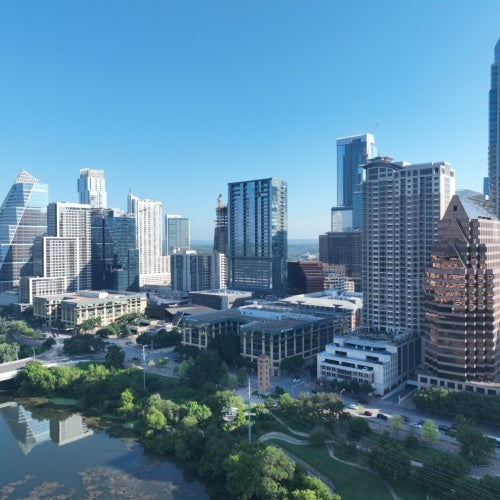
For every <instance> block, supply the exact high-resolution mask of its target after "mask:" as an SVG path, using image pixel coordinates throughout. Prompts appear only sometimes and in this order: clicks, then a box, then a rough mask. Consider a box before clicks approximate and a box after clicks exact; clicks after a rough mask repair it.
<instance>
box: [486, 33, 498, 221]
mask: <svg viewBox="0 0 500 500" xmlns="http://www.w3.org/2000/svg"><path fill="white" fill-rule="evenodd" d="M488 123H489V137H488V176H489V185H488V190H489V199H490V203H491V206H492V210H493V212H494V213H495V214H496V216H497V217H500V39H499V40H498V42H497V44H496V45H495V56H494V60H493V64H492V65H491V87H490V95H489V120H488Z"/></svg>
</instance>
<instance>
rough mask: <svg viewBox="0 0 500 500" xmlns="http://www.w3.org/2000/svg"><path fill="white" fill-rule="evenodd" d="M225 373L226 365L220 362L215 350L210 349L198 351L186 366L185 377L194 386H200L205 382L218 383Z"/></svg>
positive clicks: (226, 370) (226, 371)
mask: <svg viewBox="0 0 500 500" xmlns="http://www.w3.org/2000/svg"><path fill="white" fill-rule="evenodd" d="M227 373H228V369H227V365H226V364H225V363H223V362H222V360H221V359H220V356H219V355H218V354H217V352H216V351H212V350H210V349H207V350H206V351H202V352H200V354H199V355H198V356H196V358H195V359H194V360H192V363H189V364H188V365H187V368H186V377H187V378H188V379H189V381H190V382H191V384H192V385H194V386H196V387H201V386H202V385H203V384H205V383H206V382H213V383H214V384H218V383H220V382H221V380H222V379H223V378H224V377H226V376H227Z"/></svg>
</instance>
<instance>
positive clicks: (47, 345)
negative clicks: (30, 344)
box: [42, 337, 57, 351]
mask: <svg viewBox="0 0 500 500" xmlns="http://www.w3.org/2000/svg"><path fill="white" fill-rule="evenodd" d="M56 344H57V342H56V339H55V338H54V337H47V338H46V339H45V340H44V341H43V342H42V349H43V350H44V351H48V350H49V349H51V348H52V347H53V346H54V345H56Z"/></svg>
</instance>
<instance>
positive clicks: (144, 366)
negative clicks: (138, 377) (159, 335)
mask: <svg viewBox="0 0 500 500" xmlns="http://www.w3.org/2000/svg"><path fill="white" fill-rule="evenodd" d="M145 348H146V346H145V345H144V344H143V345H142V385H143V388H144V390H145V389H146V351H145V350H144V349H145Z"/></svg>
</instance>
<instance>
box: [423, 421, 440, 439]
mask: <svg viewBox="0 0 500 500" xmlns="http://www.w3.org/2000/svg"><path fill="white" fill-rule="evenodd" d="M420 436H421V437H422V439H423V440H424V441H427V442H428V443H429V444H434V443H437V442H438V441H439V431H438V429H437V427H436V425H435V424H434V422H433V421H432V420H430V419H427V420H426V421H425V422H424V423H423V424H422V430H421V432H420Z"/></svg>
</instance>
